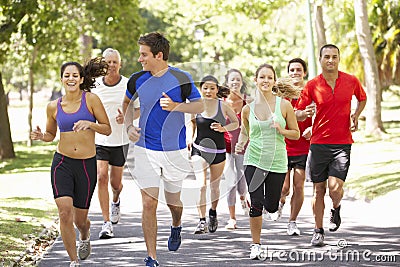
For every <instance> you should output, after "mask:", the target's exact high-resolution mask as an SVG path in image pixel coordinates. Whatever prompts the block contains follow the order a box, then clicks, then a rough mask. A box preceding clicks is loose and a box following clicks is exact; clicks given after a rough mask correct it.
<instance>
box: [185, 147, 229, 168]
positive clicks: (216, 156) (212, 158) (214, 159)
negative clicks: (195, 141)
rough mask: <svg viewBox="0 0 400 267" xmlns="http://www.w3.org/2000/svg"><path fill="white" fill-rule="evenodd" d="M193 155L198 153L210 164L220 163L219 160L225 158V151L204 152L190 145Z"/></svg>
mask: <svg viewBox="0 0 400 267" xmlns="http://www.w3.org/2000/svg"><path fill="white" fill-rule="evenodd" d="M194 155H198V156H200V157H202V158H203V159H205V161H206V162H207V163H208V164H210V165H214V164H218V163H221V162H223V161H225V159H226V153H225V152H224V153H209V152H204V151H201V150H198V149H197V148H195V147H194V146H192V156H194Z"/></svg>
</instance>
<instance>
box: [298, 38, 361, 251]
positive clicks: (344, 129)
mask: <svg viewBox="0 0 400 267" xmlns="http://www.w3.org/2000/svg"><path fill="white" fill-rule="evenodd" d="M339 61H340V52H339V48H337V47H336V46H335V45H332V44H327V45H324V46H322V47H321V49H320V55H319V62H320V64H321V68H322V73H321V74H320V75H318V76H317V77H315V78H314V79H312V80H311V81H309V82H308V83H307V84H306V86H305V87H304V89H303V91H302V93H301V96H300V99H299V101H298V102H297V106H296V108H297V112H296V115H297V117H298V120H301V119H303V120H304V119H305V118H306V117H307V114H306V111H305V109H306V107H307V105H309V104H311V103H312V102H314V103H315V105H316V115H315V119H314V123H313V128H312V137H311V146H310V152H309V154H308V158H309V163H310V175H311V180H312V182H313V183H314V196H313V201H312V207H313V212H314V219H315V228H314V234H313V237H312V239H311V245H312V246H323V245H324V237H325V235H324V228H323V216H324V209H325V203H324V197H325V192H326V187H327V184H328V188H329V196H330V198H331V199H332V204H333V209H331V218H330V223H331V225H330V227H329V230H330V231H336V230H337V229H338V228H339V226H340V224H341V218H340V207H341V206H340V201H341V200H342V198H343V193H344V192H343V184H344V182H345V180H346V176H347V172H348V170H349V166H350V150H351V144H352V143H353V139H352V136H351V132H354V131H356V130H357V129H358V118H359V116H360V114H361V112H362V111H363V109H364V107H365V104H366V100H367V97H366V94H365V91H364V89H363V88H362V86H361V83H360V81H359V80H358V79H357V78H356V77H354V76H353V75H350V74H347V73H344V72H341V71H339V70H338V66H339ZM353 95H354V96H355V97H356V98H357V100H358V102H357V107H356V109H355V110H354V112H353V113H352V114H351V99H352V96H353ZM350 114H351V115H350Z"/></svg>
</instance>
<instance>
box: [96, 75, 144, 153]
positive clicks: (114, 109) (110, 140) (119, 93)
mask: <svg viewBox="0 0 400 267" xmlns="http://www.w3.org/2000/svg"><path fill="white" fill-rule="evenodd" d="M127 83H128V78H126V77H124V76H122V75H121V80H120V81H119V82H118V83H117V84H116V85H114V86H108V85H105V84H104V82H103V77H99V78H97V79H96V88H92V89H91V92H92V93H94V94H96V95H98V97H99V98H100V100H101V102H102V103H103V106H104V108H105V110H106V113H107V116H108V119H109V120H110V125H111V130H112V132H111V134H110V135H109V136H106V135H103V134H99V133H96V136H95V142H96V145H101V146H122V145H126V144H128V143H129V138H128V135H127V134H126V129H125V127H124V124H118V123H117V121H116V119H115V118H116V117H117V115H118V109H120V110H121V111H122V101H123V100H124V97H125V92H126V88H127ZM134 107H135V108H138V107H139V101H135V103H134Z"/></svg>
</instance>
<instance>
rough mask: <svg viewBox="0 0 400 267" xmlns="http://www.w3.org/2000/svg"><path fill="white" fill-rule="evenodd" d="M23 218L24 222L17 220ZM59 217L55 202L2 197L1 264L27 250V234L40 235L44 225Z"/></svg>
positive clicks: (0, 211) (0, 206)
mask: <svg viewBox="0 0 400 267" xmlns="http://www.w3.org/2000/svg"><path fill="white" fill-rule="evenodd" d="M17 218H23V219H24V220H25V221H24V222H17V220H16V219H17ZM56 218H57V208H56V206H55V204H54V202H52V201H51V202H49V201H46V200H43V199H39V198H30V197H14V198H2V199H0V265H1V266H3V265H2V264H4V263H5V264H7V262H12V261H13V259H14V258H15V257H16V256H19V255H20V254H21V252H22V251H24V250H25V248H26V244H25V240H26V236H28V235H35V236H36V235H38V234H39V233H40V232H41V231H42V230H43V225H49V224H51V223H52V222H53V221H54V220H55V219H56Z"/></svg>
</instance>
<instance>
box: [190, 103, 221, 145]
mask: <svg viewBox="0 0 400 267" xmlns="http://www.w3.org/2000/svg"><path fill="white" fill-rule="evenodd" d="M221 104H222V103H221V100H218V108H217V114H215V116H214V117H212V118H207V117H203V116H202V115H201V114H197V115H196V125H197V137H196V140H195V141H194V144H195V145H198V146H202V147H205V148H212V149H224V153H225V140H224V133H220V132H217V131H214V130H212V129H211V128H210V126H211V124H212V123H214V122H218V123H220V124H221V125H222V126H225V125H226V119H225V117H224V114H223V113H222V107H221ZM195 145H194V146H195ZM196 148H197V149H199V147H196ZM199 150H201V149H199ZM217 153H220V152H217Z"/></svg>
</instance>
